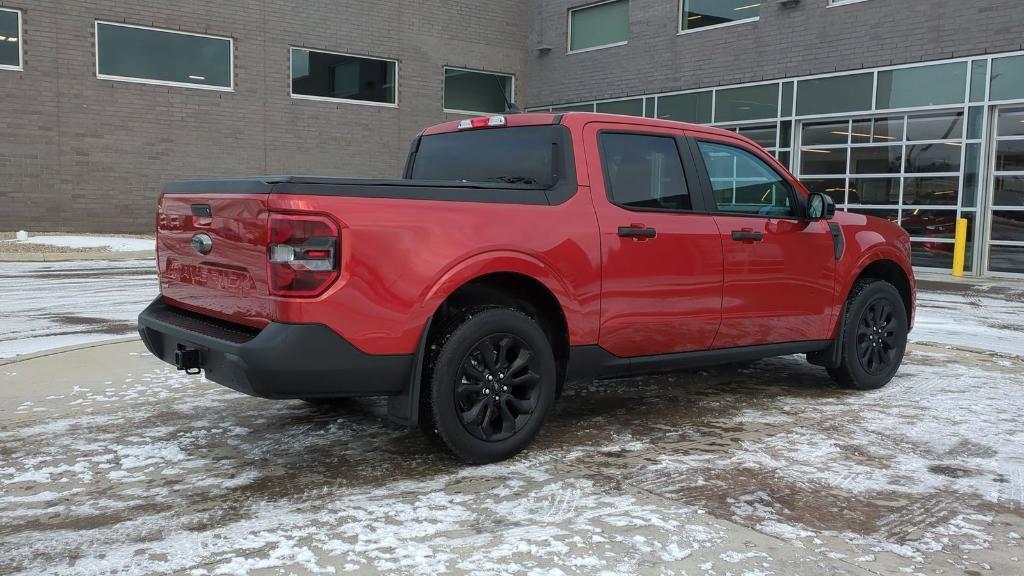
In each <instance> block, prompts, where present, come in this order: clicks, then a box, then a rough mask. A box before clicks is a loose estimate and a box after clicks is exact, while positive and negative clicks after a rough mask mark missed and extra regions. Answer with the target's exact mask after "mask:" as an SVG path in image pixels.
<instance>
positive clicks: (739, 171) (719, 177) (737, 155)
mask: <svg viewBox="0 0 1024 576" xmlns="http://www.w3.org/2000/svg"><path fill="white" fill-rule="evenodd" d="M699 146H700V153H701V156H703V158H704V165H705V166H707V169H708V176H709V177H710V178H711V188H712V190H713V191H714V195H715V203H716V204H717V205H718V210H719V211H721V212H733V213H738V214H758V215H763V216H792V215H793V214H794V211H793V206H792V203H791V198H790V187H789V184H788V183H786V181H785V180H784V179H783V178H782V176H780V175H779V173H778V172H776V171H775V170H772V169H771V167H769V166H768V164H766V163H765V162H764V161H762V160H761V159H760V158H758V157H757V156H754V155H753V154H751V153H750V152H747V151H746V150H741V149H739V148H735V147H733V146H726V145H724V144H712V143H711V142H700V143H699Z"/></svg>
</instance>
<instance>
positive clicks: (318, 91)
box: [292, 48, 398, 104]
mask: <svg viewBox="0 0 1024 576" xmlns="http://www.w3.org/2000/svg"><path fill="white" fill-rule="evenodd" d="M397 67H398V65H397V64H396V63H395V62H393V61H391V60H378V59H376V58H360V57H356V56H346V55H343V54H331V53H327V52H314V51H312V50H303V49H301V48H292V95H294V96H312V97H316V98H332V99H338V100H356V101H362V102H378V103H383V104H396V103H397V100H396V99H395V75H396V69H397Z"/></svg>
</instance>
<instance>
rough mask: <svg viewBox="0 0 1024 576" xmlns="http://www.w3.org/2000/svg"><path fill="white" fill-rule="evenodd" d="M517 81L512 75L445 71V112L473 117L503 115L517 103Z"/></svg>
mask: <svg viewBox="0 0 1024 576" xmlns="http://www.w3.org/2000/svg"><path fill="white" fill-rule="evenodd" d="M513 84H514V81H513V79H512V76H509V75H508V74H491V73H488V72H474V71H472V70H460V69H458V68H445V69H444V109H445V110H448V111H454V112H469V113H471V114H501V113H502V112H504V111H505V109H506V108H507V106H508V105H507V103H506V100H505V99H506V98H507V99H508V102H514V101H515V94H514V90H513Z"/></svg>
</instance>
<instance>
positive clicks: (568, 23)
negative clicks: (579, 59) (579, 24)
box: [565, 0, 630, 54]
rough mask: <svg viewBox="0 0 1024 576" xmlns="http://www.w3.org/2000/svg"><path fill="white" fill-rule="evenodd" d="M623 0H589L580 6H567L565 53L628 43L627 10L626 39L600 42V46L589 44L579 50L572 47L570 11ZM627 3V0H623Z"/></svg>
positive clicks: (591, 50) (577, 52) (575, 52)
mask: <svg viewBox="0 0 1024 576" xmlns="http://www.w3.org/2000/svg"><path fill="white" fill-rule="evenodd" d="M622 1H623V0H599V1H597V2H590V3H589V4H583V5H580V6H574V7H572V8H569V10H568V12H566V35H565V53H566V54H582V53H584V52H593V51H594V50H604V49H605V48H614V47H616V46H625V45H626V44H629V32H630V23H629V17H628V14H629V11H628V10H627V21H626V39H625V40H623V41H621V42H612V43H610V44H601V45H600V46H591V47H590V48H580V49H579V50H573V49H572V13H573V12H578V11H580V10H586V9H588V8H594V7H596V6H602V5H604V4H611V3H613V2H622ZM625 2H626V3H627V4H628V3H629V0H625Z"/></svg>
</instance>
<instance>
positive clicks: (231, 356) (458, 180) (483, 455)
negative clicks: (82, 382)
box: [139, 113, 915, 463]
mask: <svg viewBox="0 0 1024 576" xmlns="http://www.w3.org/2000/svg"><path fill="white" fill-rule="evenodd" d="M157 260H158V268H159V278H160V290H161V295H160V297H159V298H157V300H156V301H154V302H153V304H152V305H150V306H149V307H148V308H147V309H146V310H145V311H144V312H143V313H142V314H141V315H140V317H139V331H140V333H141V334H142V338H143V340H144V341H145V343H146V345H147V347H148V348H149V350H150V351H151V352H152V353H153V354H154V355H155V356H157V357H158V358H161V359H163V360H165V361H167V362H169V363H172V364H174V365H175V366H177V367H178V368H179V369H181V370H186V371H188V372H190V373H196V372H199V371H200V370H205V372H206V377H207V378H209V379H210V380H212V381H214V382H218V383H220V384H223V385H225V386H228V387H230V388H233V389H235V390H238V391H241V392H244V393H246V394H251V395H254V396H260V397H265V398H300V399H327V398H338V397H346V396H388V397H389V402H388V411H389V414H390V416H391V417H392V418H393V419H394V420H395V421H397V422H400V423H404V424H407V425H416V424H418V423H422V426H423V427H424V428H425V429H426V430H428V432H430V433H433V434H434V435H435V436H436V437H438V438H440V440H442V441H443V443H444V444H445V445H446V446H447V447H448V448H449V449H450V450H451V451H452V452H453V453H454V454H455V455H457V456H458V457H460V458H462V459H464V460H466V461H469V462H475V463H479V462H491V461H496V460H500V459H504V458H507V457H509V456H511V455H513V454H515V453H517V452H518V451H520V450H522V449H523V448H524V447H525V446H527V445H528V444H529V442H530V441H531V440H532V439H533V437H534V436H535V435H536V434H537V431H538V429H539V428H540V427H541V425H542V424H543V422H544V420H545V418H546V417H547V416H548V414H549V413H550V412H551V409H552V405H553V404H554V402H555V401H556V398H558V396H559V393H560V391H561V389H562V387H563V386H564V385H565V384H566V383H568V382H576V381H583V380H593V379H595V378H619V377H626V376H634V375H639V374H648V373H653V372H663V371H669V370H675V369H680V368H691V367H695V366H703V365H709V364H715V363H726V362H739V361H750V360H754V359H757V358H764V357H770V356H778V355H786V354H798V353H799V354H806V355H807V359H808V360H809V361H810V362H812V363H814V364H818V365H821V366H824V367H825V368H827V370H828V372H829V373H830V374H831V375H832V377H833V378H834V379H836V380H837V381H838V382H839V383H840V384H841V385H844V386H848V387H852V388H857V389H862V390H863V389H872V388H877V387H880V386H883V385H885V384H886V383H887V382H888V381H889V380H890V379H891V378H892V377H893V375H894V374H895V372H896V370H897V369H898V368H899V366H900V363H901V361H902V358H903V354H904V351H905V348H906V339H907V332H908V331H909V329H910V327H911V325H912V320H913V312H914V299H915V284H914V276H913V272H912V269H911V266H910V240H909V237H908V236H907V234H906V233H905V232H904V231H903V230H902V229H900V228H899V227H898V226H896V225H894V224H891V223H889V222H887V221H885V220H881V219H877V218H872V217H867V216H862V215H859V214H852V213H836V211H835V205H834V204H833V202H832V200H831V199H830V198H829V197H828V196H825V195H821V194H809V193H808V191H807V190H806V189H805V188H804V187H803V186H802V185H801V184H800V182H798V181H797V180H796V179H795V178H794V177H793V176H792V175H791V174H790V173H789V172H788V171H787V170H786V169H785V168H784V167H783V166H782V165H781V164H779V163H778V162H777V161H776V160H775V159H774V158H772V157H771V156H770V155H768V154H767V153H765V152H764V151H763V150H762V149H760V148H759V147H758V146H757V145H756V144H754V143H753V142H751V141H750V140H748V139H746V138H744V137H742V136H739V135H737V134H735V133H732V132H728V131H725V130H719V129H715V128H708V127H704V126H696V125H689V124H681V123H677V122H669V121H662V120H655V119H645V118H634V117H626V116H615V115H605V114H590V113H568V114H551V113H544V114H514V115H508V116H493V117H489V118H473V119H468V120H462V121H455V122H449V123H446V124H441V125H438V126H434V127H432V128H428V129H426V130H424V131H423V132H422V133H421V134H420V135H419V136H417V137H416V139H415V140H414V142H413V144H412V148H411V150H410V153H409V157H408V162H407V164H406V168H405V174H404V177H403V178H402V179H398V180H369V179H343V178H320V177H300V176H280V177H276V176H275V177H258V178H242V179H213V180H187V181H178V182H173V183H171V184H169V185H168V186H167V187H166V189H165V190H164V192H163V194H162V195H161V198H160V203H159V210H158V213H157Z"/></svg>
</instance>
